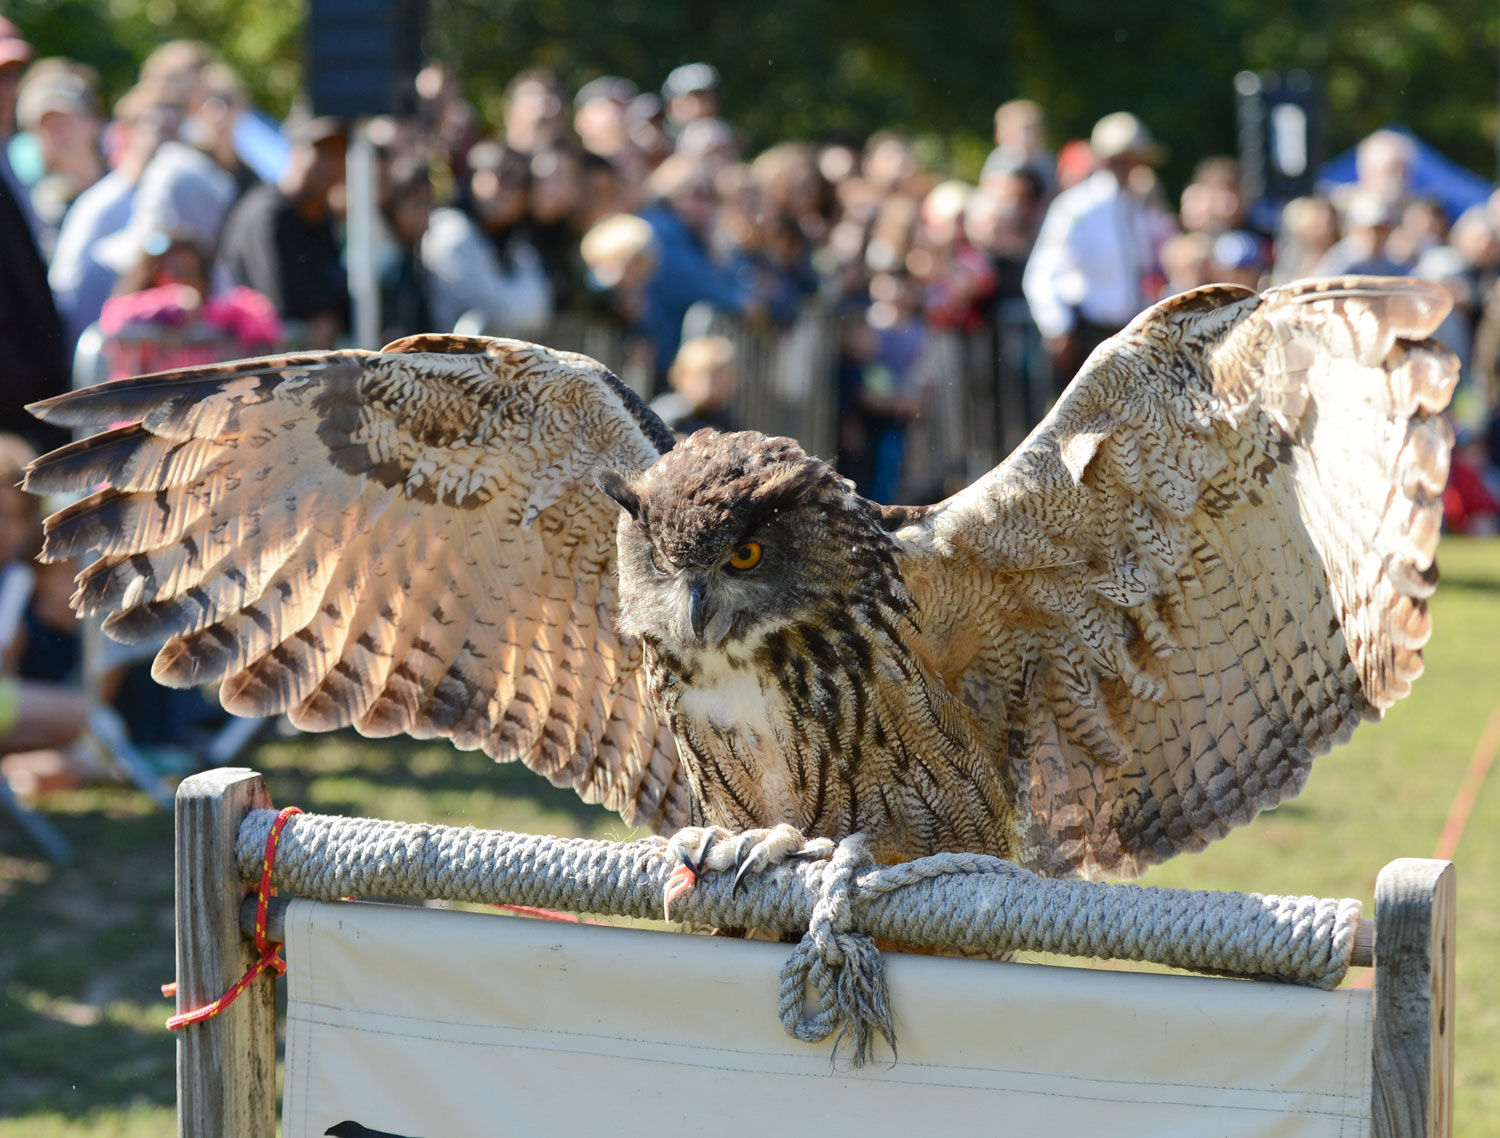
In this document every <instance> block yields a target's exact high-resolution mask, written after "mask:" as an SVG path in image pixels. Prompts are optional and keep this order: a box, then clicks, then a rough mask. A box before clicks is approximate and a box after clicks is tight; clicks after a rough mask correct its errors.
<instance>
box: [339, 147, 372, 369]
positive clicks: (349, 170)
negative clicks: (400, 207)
mask: <svg viewBox="0 0 1500 1138" xmlns="http://www.w3.org/2000/svg"><path fill="white" fill-rule="evenodd" d="M345 163H346V165H345V174H344V179H345V183H346V185H347V193H348V201H349V216H348V245H347V258H346V259H347V262H348V269H349V300H350V302H351V304H352V305H353V309H354V312H353V324H354V328H353V332H354V346H355V347H357V348H378V347H380V278H379V277H378V275H377V274H376V271H375V233H376V224H375V209H376V206H375V144H374V143H373V142H371V141H370V120H369V119H368V118H364V117H362V118H360V119H358V120H357V121H356V122H355V124H354V131H353V133H352V134H351V135H350V138H349V153H348V156H347V158H345Z"/></svg>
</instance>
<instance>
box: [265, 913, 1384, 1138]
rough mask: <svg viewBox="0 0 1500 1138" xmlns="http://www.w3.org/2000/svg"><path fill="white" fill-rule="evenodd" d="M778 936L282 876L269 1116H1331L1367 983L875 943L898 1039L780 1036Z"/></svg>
mask: <svg viewBox="0 0 1500 1138" xmlns="http://www.w3.org/2000/svg"><path fill="white" fill-rule="evenodd" d="M789 952H790V947H789V946H785V945H775V944H765V943H759V942H747V941H739V940H732V939H728V938H720V937H702V936H691V935H685V934H673V933H659V932H646V931H639V930H634V929H615V928H599V927H590V926H584V925H577V924H570V923H561V922H553V921H542V920H525V919H519V918H512V917H502V916H490V915H487V914H480V913H459V912H449V911H436V910H424V909H412V908H402V907H397V906H386V905H374V904H347V903H345V904H324V903H318V902H311V901H294V902H293V903H292V905H291V906H290V909H289V911H288V914H287V943H286V957H287V961H288V964H289V966H290V970H289V973H288V979H289V982H290V986H289V989H288V994H289V1007H288V1027H287V1044H286V1086H285V1092H286V1095H285V1101H284V1104H283V1122H282V1133H283V1135H284V1136H285V1138H304V1136H306V1138H313V1136H321V1135H327V1134H333V1135H336V1136H352V1138H360V1136H369V1138H381V1136H382V1135H395V1136H399V1138H496V1136H500V1135H525V1136H537V1135H565V1136H580V1135H590V1134H598V1135H610V1136H611V1138H616V1136H626V1135H651V1136H652V1138H661V1136H662V1135H677V1134H682V1135H693V1136H695V1138H701V1136H702V1135H706V1134H717V1135H738V1134H753V1133H759V1134H768V1133H792V1134H809V1135H817V1136H818V1138H824V1136H828V1138H832V1136H835V1135H842V1134H849V1135H859V1136H861V1138H870V1136H872V1135H882V1134H899V1135H905V1136H912V1135H942V1134H965V1135H982V1134H996V1135H1006V1136H1016V1138H1024V1136H1030V1135H1035V1136H1037V1138H1044V1136H1045V1138H1053V1136H1055V1135H1062V1134H1109V1135H1112V1136H1127V1135H1141V1136H1146V1135H1149V1136H1150V1138H1172V1136H1177V1135H1181V1136H1184V1138H1189V1136H1190V1138H1203V1136H1204V1135H1214V1136H1217V1138H1242V1136H1243V1138H1248V1136H1251V1135H1256V1136H1266V1138H1269V1136H1275V1135H1285V1136H1292V1135H1296V1136H1298V1138H1315V1136H1327V1138H1335V1136H1338V1138H1355V1136H1357V1135H1364V1134H1366V1133H1367V1132H1368V1122H1367V1118H1368V1112H1369V1097H1370V1086H1369V1079H1370V1075H1369V1071H1370V1048H1371V1005H1370V997H1369V993H1367V992H1357V991H1348V990H1344V991H1336V992H1322V991H1316V990H1313V989H1307V988H1296V987H1290V986H1282V985H1273V984H1259V983H1248V982H1245V981H1239V980H1219V979H1211V978H1203V977H1185V976H1164V975H1151V974H1145V973H1118V972H1100V971H1090V970H1087V969H1077V968H1054V967H1044V966H1040V965H1027V964H998V963H993V962H988V961H975V960H951V959H945V958H937V957H927V956H907V955H898V954H892V955H890V956H889V957H888V967H887V981H888V983H889V986H890V995H891V1002H892V1006H893V1008H894V1011H895V1017H896V1029H897V1033H898V1047H899V1053H898V1054H897V1056H896V1058H895V1061H894V1062H892V1061H891V1057H890V1055H889V1053H888V1052H887V1051H886V1050H885V1049H884V1047H883V1046H882V1047H881V1050H880V1061H878V1062H876V1063H873V1064H870V1065H867V1066H865V1067H864V1068H861V1069H857V1070H855V1069H850V1067H849V1065H848V1061H847V1057H846V1056H841V1057H840V1058H839V1060H838V1061H837V1062H834V1061H833V1060H832V1059H831V1058H830V1056H831V1051H830V1046H829V1044H827V1043H824V1044H817V1045H811V1044H805V1043H799V1042H797V1041H796V1040H794V1039H791V1038H790V1037H789V1036H787V1035H786V1034H785V1033H784V1032H783V1031H782V1027H781V1022H780V1019H779V1017H778V1014H777V988H778V983H779V977H780V971H781V966H782V964H783V962H784V961H785V960H786V957H787V954H788V953H789Z"/></svg>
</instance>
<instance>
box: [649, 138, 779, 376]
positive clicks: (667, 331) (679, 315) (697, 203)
mask: <svg viewBox="0 0 1500 1138" xmlns="http://www.w3.org/2000/svg"><path fill="white" fill-rule="evenodd" d="M647 193H648V195H649V196H650V198H651V204H650V205H648V206H647V207H646V208H645V209H644V210H642V211H641V216H642V217H643V218H644V219H645V220H646V221H647V222H648V223H649V224H650V226H651V231H652V237H653V242H654V245H655V248H656V271H655V272H654V273H653V274H652V276H651V280H650V282H649V283H648V284H647V286H646V311H645V314H644V316H643V318H642V321H641V327H642V330H643V331H644V332H645V334H646V337H647V338H648V339H649V340H650V341H651V344H652V347H653V351H654V353H655V360H656V372H657V375H658V377H659V381H660V380H664V379H665V377H666V375H667V371H668V369H669V368H670V367H671V365H672V361H673V360H674V359H675V358H676V357H677V349H678V347H679V346H680V345H681V343H682V320H683V317H684V316H685V315H687V310H688V309H689V308H691V307H692V306H693V305H694V304H697V303H698V302H699V301H707V302H708V303H709V304H710V305H712V306H713V307H714V308H716V309H718V310H719V311H721V312H728V313H732V314H736V315H742V316H747V317H750V318H752V319H759V318H760V317H761V316H762V314H763V312H764V306H763V305H762V303H761V301H760V299H759V298H758V297H757V295H756V292H755V287H754V281H753V278H752V276H751V274H750V272H749V271H748V268H747V271H745V272H739V273H736V272H733V271H731V270H730V269H728V268H726V267H724V266H723V265H720V264H718V263H717V262H715V261H714V259H713V256H712V254H711V253H710V245H709V242H710V239H711V237H712V235H713V230H714V225H715V222H716V220H717V214H718V207H719V199H718V195H717V193H716V192H715V190H714V184H713V181H712V179H711V177H710V175H709V172H708V171H707V170H706V169H704V168H703V166H701V165H700V164H699V163H697V162H695V161H694V160H693V159H691V158H688V157H687V156H686V155H682V154H675V155H673V156H672V157H671V158H669V159H667V161H665V162H663V163H662V165H661V166H660V167H659V168H658V169H657V170H656V171H655V172H654V173H653V174H652V175H651V178H650V180H649V182H648V183H647Z"/></svg>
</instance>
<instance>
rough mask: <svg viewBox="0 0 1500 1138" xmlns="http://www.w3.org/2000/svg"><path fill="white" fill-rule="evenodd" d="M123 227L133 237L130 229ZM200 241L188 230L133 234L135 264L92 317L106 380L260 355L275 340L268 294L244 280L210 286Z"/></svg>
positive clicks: (208, 251) (276, 325) (277, 325)
mask: <svg viewBox="0 0 1500 1138" xmlns="http://www.w3.org/2000/svg"><path fill="white" fill-rule="evenodd" d="M126 232H127V234H128V235H129V236H130V238H131V239H132V240H135V239H136V237H137V233H136V231H135V230H127V231H126ZM203 242H204V238H203V235H202V234H201V233H199V232H196V231H195V230H193V229H192V228H189V227H179V228H177V229H175V230H170V229H157V230H152V231H149V232H146V233H143V234H140V237H139V247H138V250H137V252H136V257H135V262H134V264H132V265H130V266H129V267H128V268H126V269H125V270H124V271H123V272H122V273H121V274H120V277H119V280H118V281H117V282H116V284H115V295H114V296H112V297H111V298H110V299H109V300H107V301H105V302H104V310H103V312H102V313H101V314H100V316H99V329H100V331H101V332H103V333H104V335H105V336H106V337H107V340H106V349H107V350H108V351H109V363H110V378H112V379H114V378H118V377H120V376H127V375H141V374H143V373H146V372H152V371H165V370H168V369H170V368H180V367H194V366H197V365H199V364H208V363H217V362H220V361H222V360H227V359H239V358H240V357H242V356H258V355H265V354H267V353H268V352H270V351H271V350H272V349H274V348H276V347H277V346H278V345H279V344H280V342H281V338H282V330H281V321H280V319H279V318H278V317H277V315H276V308H275V306H274V305H273V304H272V303H271V301H270V299H269V298H268V297H266V296H264V295H262V294H261V293H258V292H256V291H255V290H253V289H249V288H246V287H245V286H244V285H234V286H232V287H230V288H228V289H224V290H222V291H216V290H214V288H213V287H212V285H211V284H210V281H209V266H210V264H211V256H212V248H211V247H209V246H206V245H205V244H204V243H203ZM153 331H157V332H169V333H171V334H172V335H170V336H152V335H150V333H151V332H153ZM143 333H144V335H143Z"/></svg>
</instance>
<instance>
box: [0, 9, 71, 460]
mask: <svg viewBox="0 0 1500 1138" xmlns="http://www.w3.org/2000/svg"><path fill="white" fill-rule="evenodd" d="M31 56H32V50H31V45H30V44H28V43H27V42H26V41H25V40H24V39H22V38H21V34H20V32H19V31H18V30H17V29H16V26H15V25H14V24H12V23H11V22H10V21H9V20H5V19H4V18H3V17H0V355H3V356H4V358H5V382H4V385H3V387H0V392H3V398H0V431H9V432H11V433H13V434H18V435H21V436H22V437H23V438H26V439H28V440H29V441H30V442H32V443H33V444H34V445H36V446H37V447H39V448H41V447H51V446H56V445H59V444H61V443H63V442H66V441H67V438H68V436H67V432H65V431H62V430H59V429H58V428H56V427H48V426H46V425H45V424H42V423H39V422H37V421H36V419H34V418H33V417H32V416H31V415H30V414H29V413H28V412H27V411H26V404H27V403H31V402H33V401H35V400H38V399H46V398H47V397H48V396H51V395H57V394H59V393H61V392H63V391H66V390H67V389H68V377H69V369H68V356H67V344H66V337H65V334H64V332H63V326H62V321H61V320H60V319H59V318H58V315H57V307H56V305H55V304H54V303H53V300H52V290H51V289H49V288H48V287H47V266H46V264H45V262H43V260H42V255H41V251H40V249H39V248H38V247H37V242H36V218H35V215H34V214H33V213H32V211H31V207H30V199H29V196H28V195H27V193H26V192H25V189H24V187H22V186H21V185H20V183H19V182H18V181H17V179H16V177H15V171H14V170H12V169H11V166H10V162H9V159H8V158H5V157H4V143H6V142H7V141H8V140H9V138H10V136H11V134H12V133H13V130H14V126H15V108H16V96H17V90H18V87H19V84H20V77H21V68H22V66H23V65H24V64H25V63H26V62H27V61H29V60H30V59H31Z"/></svg>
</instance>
